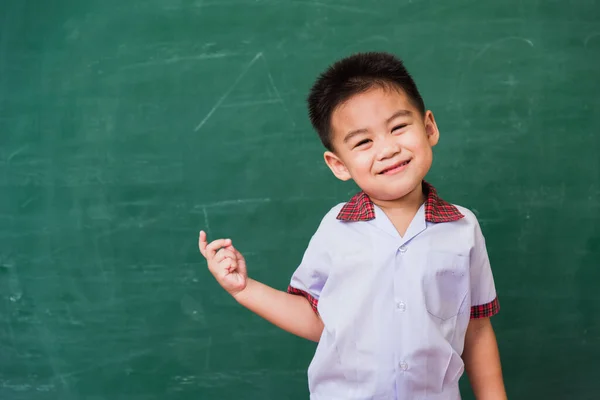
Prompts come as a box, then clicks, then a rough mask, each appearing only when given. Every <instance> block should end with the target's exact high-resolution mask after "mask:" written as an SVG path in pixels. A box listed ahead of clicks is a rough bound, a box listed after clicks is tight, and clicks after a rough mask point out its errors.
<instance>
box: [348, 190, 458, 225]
mask: <svg viewBox="0 0 600 400" xmlns="http://www.w3.org/2000/svg"><path fill="white" fill-rule="evenodd" d="M423 193H424V194H425V196H426V198H425V220H426V221H427V222H434V223H441V222H454V221H458V220H459V219H461V218H463V217H464V215H462V213H461V212H460V211H458V208H456V207H455V206H454V205H452V204H450V203H448V202H446V201H444V200H442V199H441V198H439V197H438V194H437V191H436V190H435V188H434V187H433V186H432V185H430V184H429V183H427V182H425V181H423ZM337 219H339V220H342V221H348V222H358V221H370V220H372V219H375V205H374V204H373V201H371V199H370V198H369V196H368V195H367V194H366V193H365V192H359V193H357V194H355V195H354V196H353V197H352V198H351V199H350V201H349V202H347V203H346V204H345V205H344V206H343V207H342V209H341V210H340V212H339V213H338V216H337Z"/></svg>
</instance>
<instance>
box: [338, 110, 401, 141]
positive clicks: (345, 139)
mask: <svg viewBox="0 0 600 400" xmlns="http://www.w3.org/2000/svg"><path fill="white" fill-rule="evenodd" d="M411 115H412V111H410V110H399V111H396V112H395V113H394V114H393V115H392V116H391V117H389V118H388V119H387V120H386V121H385V122H386V123H387V124H389V123H390V122H392V121H393V120H395V119H396V118H398V117H410V116H411ZM368 132H369V131H368V129H366V128H362V129H356V130H354V131H350V132H348V134H347V135H346V137H344V143H346V142H348V141H349V140H350V139H352V138H353V137H354V136H356V135H360V134H362V133H368Z"/></svg>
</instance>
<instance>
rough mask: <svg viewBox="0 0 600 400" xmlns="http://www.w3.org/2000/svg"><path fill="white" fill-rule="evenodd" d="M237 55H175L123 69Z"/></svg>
mask: <svg viewBox="0 0 600 400" xmlns="http://www.w3.org/2000/svg"><path fill="white" fill-rule="evenodd" d="M237 55H238V54H236V53H214V54H199V55H197V56H187V57H179V56H175V57H171V58H167V59H165V60H156V61H147V62H141V63H135V64H130V65H126V66H124V67H123V68H121V69H123V70H128V69H136V68H145V67H152V66H154V65H170V64H176V63H179V62H184V61H200V60H213V59H219V58H226V57H234V56H237Z"/></svg>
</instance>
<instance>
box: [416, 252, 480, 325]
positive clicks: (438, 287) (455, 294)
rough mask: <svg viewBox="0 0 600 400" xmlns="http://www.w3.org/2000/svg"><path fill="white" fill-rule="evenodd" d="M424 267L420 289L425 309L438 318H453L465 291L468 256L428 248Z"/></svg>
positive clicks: (464, 296)
mask: <svg viewBox="0 0 600 400" xmlns="http://www.w3.org/2000/svg"><path fill="white" fill-rule="evenodd" d="M425 267H426V270H425V277H424V280H423V283H424V287H423V291H424V293H425V306H426V308H427V311H428V312H429V313H430V314H431V315H433V316H434V317H437V318H439V319H442V320H447V319H450V318H452V317H455V316H456V315H458V313H459V312H460V309H461V306H462V304H463V302H464V300H465V298H466V296H467V293H468V291H469V257H468V256H464V255H460V254H455V253H450V252H441V251H432V252H430V253H429V254H428V257H427V264H426V266H425Z"/></svg>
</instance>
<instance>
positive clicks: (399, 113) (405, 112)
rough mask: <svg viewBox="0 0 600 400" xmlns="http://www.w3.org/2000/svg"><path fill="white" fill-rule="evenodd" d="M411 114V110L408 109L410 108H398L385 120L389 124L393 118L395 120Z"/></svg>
mask: <svg viewBox="0 0 600 400" xmlns="http://www.w3.org/2000/svg"><path fill="white" fill-rule="evenodd" d="M411 115H412V111H410V110H399V111H396V112H395V113H394V115H392V116H391V117H389V118H388V119H387V121H386V122H387V123H388V124H389V123H390V122H392V121H393V120H395V119H396V118H398V117H410V116H411Z"/></svg>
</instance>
